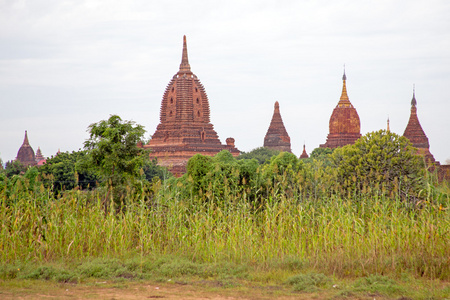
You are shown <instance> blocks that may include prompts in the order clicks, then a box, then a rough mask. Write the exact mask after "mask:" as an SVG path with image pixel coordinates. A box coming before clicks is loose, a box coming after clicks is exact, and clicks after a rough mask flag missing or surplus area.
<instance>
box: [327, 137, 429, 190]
mask: <svg viewBox="0 0 450 300" xmlns="http://www.w3.org/2000/svg"><path fill="white" fill-rule="evenodd" d="M416 152H417V151H416V149H415V148H413V147H412V145H411V143H410V142H409V140H408V139H407V138H405V137H402V136H399V135H397V134H395V133H392V132H389V131H386V130H380V131H377V132H371V133H368V134H366V135H364V136H363V137H361V138H360V139H358V140H357V141H356V142H355V144H353V145H347V146H344V147H342V148H338V149H336V150H334V152H333V154H332V155H331V157H330V158H331V168H330V173H331V172H332V171H334V176H335V179H336V181H337V183H338V184H339V185H340V186H341V187H342V191H343V192H344V193H353V192H354V191H361V192H363V193H364V192H371V191H372V190H376V191H377V192H381V194H387V195H391V196H392V195H394V194H399V195H401V196H402V197H404V198H413V199H414V198H416V197H417V196H418V194H419V192H420V190H421V189H423V188H424V185H423V177H424V172H425V170H424V167H423V160H422V158H421V157H420V156H419V155H417V154H416Z"/></svg>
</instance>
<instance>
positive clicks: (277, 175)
mask: <svg viewBox="0 0 450 300" xmlns="http://www.w3.org/2000/svg"><path fill="white" fill-rule="evenodd" d="M113 121H114V122H116V121H117V122H118V123H115V124H116V125H118V126H119V125H120V124H122V123H121V122H120V120H117V119H115V120H113ZM116 125H114V126H113V128H110V129H108V130H111V131H112V132H115V130H116V128H115V126H116ZM108 126H109V125H108ZM108 126H106V127H105V128H109V127H108ZM119 127H120V126H119ZM132 127H133V126H132ZM91 128H92V129H93V127H91ZM129 129H130V128H129ZM127 130H128V129H127ZM127 130H126V131H127ZM130 130H131V129H130ZM105 131H107V130H106V129H105ZM138 131H139V130H138ZM119 132H120V130H119ZM138 133H139V132H138ZM108 134H109V133H108ZM137 135H138V136H139V134H137ZM99 136H100V135H99ZM106 136H108V135H106ZM106 136H105V137H106ZM115 136H116V135H115V134H113V135H109V136H108V138H104V140H103V139H101V138H95V139H94V140H92V138H91V141H93V142H92V143H89V144H88V145H89V147H88V148H90V149H91V151H94V152H95V151H98V153H96V154H92V153H91V154H89V153H88V154H80V155H85V156H86V157H88V158H89V159H90V160H91V161H96V163H95V164H94V163H92V165H93V166H104V169H105V171H103V172H104V173H103V174H102V175H103V176H104V177H105V178H108V180H110V182H112V181H113V180H116V179H114V178H112V177H113V176H116V175H117V176H124V177H121V178H127V180H122V179H120V180H118V182H119V183H120V186H121V187H122V189H121V196H120V201H121V202H120V203H121V205H122V206H121V208H122V209H119V210H118V209H117V201H116V202H114V201H111V202H109V203H105V202H104V199H105V195H107V196H106V198H108V194H109V193H110V192H109V188H107V189H105V188H104V187H97V188H96V189H85V188H83V187H82V186H80V185H77V187H76V188H74V189H72V190H69V189H68V188H67V186H66V190H64V189H61V191H60V192H59V193H57V194H55V193H54V192H53V190H52V189H51V187H49V185H48V184H47V180H48V179H47V178H45V176H44V175H43V174H44V173H45V172H43V171H42V172H39V171H37V169H36V168H30V169H28V170H27V171H26V173H25V174H24V175H13V176H11V177H7V176H5V175H4V174H3V175H0V222H1V226H0V261H1V264H0V278H2V279H14V278H18V279H44V280H54V281H58V282H80V281H83V280H86V279H88V278H91V277H92V278H114V279H119V278H122V279H124V278H125V279H152V280H155V278H156V279H157V278H161V280H164V281H167V280H168V279H171V278H179V279H180V280H186V278H188V280H189V278H202V279H210V278H215V279H216V280H220V281H221V282H222V283H223V285H234V284H238V282H239V281H240V280H250V281H251V280H256V281H259V282H261V283H264V282H270V283H275V284H280V285H284V286H286V287H288V288H291V289H292V290H293V291H297V292H307V293H314V292H318V291H321V290H324V289H332V290H333V289H334V290H336V291H335V295H337V296H345V295H347V296H348V295H350V294H354V293H356V294H361V293H362V294H364V293H375V294H380V295H388V296H402V295H403V296H408V297H413V296H414V297H416V296H417V294H415V289H411V288H405V284H406V285H408V284H412V283H411V282H413V283H417V280H429V281H432V282H438V283H439V284H438V285H439V286H443V288H440V289H439V290H438V291H436V290H435V289H434V288H428V291H432V293H433V295H437V296H436V297H438V296H439V297H441V296H442V297H444V296H445V297H448V296H449V294H450V288H448V284H447V285H445V284H443V285H442V284H441V283H440V282H448V281H449V280H450V261H449V260H448V257H450V239H448V233H449V232H450V209H449V207H450V189H449V187H448V186H447V185H446V184H436V181H435V180H434V179H433V178H432V174H431V175H426V176H425V175H424V174H425V173H424V170H423V167H422V166H421V164H420V159H419V157H416V156H415V155H414V153H413V151H412V150H411V148H410V146H409V145H408V144H407V141H406V142H405V140H404V139H402V138H400V137H398V136H396V135H394V134H392V133H389V132H385V131H380V132H376V133H371V134H369V135H366V136H364V137H363V138H362V139H360V140H359V141H358V142H357V143H355V145H353V146H347V147H344V148H342V149H336V150H335V151H333V153H325V151H327V150H325V151H322V153H317V154H318V155H317V157H316V158H314V157H313V158H311V159H309V160H299V159H298V158H297V157H296V156H295V155H293V154H290V153H283V152H282V153H279V154H277V155H275V156H272V157H271V158H270V159H268V160H266V161H265V162H264V163H263V164H260V163H259V162H258V160H256V159H254V158H252V159H236V158H234V157H233V156H232V155H231V154H230V153H229V152H227V151H223V152H221V153H219V154H218V155H216V156H215V157H205V156H201V155H195V156H194V157H193V158H192V159H191V160H189V162H188V165H187V173H186V174H185V175H183V176H182V177H180V178H174V177H168V176H166V175H164V172H162V173H161V174H162V180H161V179H158V177H151V182H150V181H148V180H146V179H145V178H146V172H145V171H144V169H145V168H146V164H147V166H148V164H149V163H153V164H154V163H155V162H149V161H148V160H147V161H145V160H141V159H142V158H143V157H141V156H142V153H141V152H138V153H136V156H137V157H138V158H136V157H134V156H133V159H135V158H136V160H135V161H129V158H128V157H127V156H126V155H125V156H122V158H121V159H119V160H118V161H117V157H118V156H117V155H114V154H113V153H114V151H118V152H120V153H121V152H122V151H123V152H126V151H125V150H123V149H122V148H121V146H119V145H118V144H117V143H120V144H123V143H121V142H117V141H116V140H114V137H115ZM119 136H122V134H119ZM109 137H111V139H110V138H109ZM118 140H120V139H118ZM133 140H135V139H134V138H133ZM94 141H95V142H94ZM100 144H102V145H100ZM103 147H105V149H110V150H111V152H108V151H110V150H104V151H99V150H98V149H103ZM108 147H111V148H108ZM115 147H117V148H115ZM121 149H122V150H121ZM133 149H134V148H133ZM136 151H137V150H136ZM139 151H140V150H139ZM317 152H320V151H317ZM330 152H331V151H330ZM77 155H78V154H77ZM89 155H92V156H90V157H89ZM68 156H70V155H68ZM64 157H66V156H64ZM61 160H62V161H64V160H66V159H65V158H63V157H62V158H61ZM122 160H123V161H127V164H123V165H121V163H123V161H122ZM141 161H143V162H144V163H141ZM55 164H57V162H56V161H55ZM52 168H53V167H52ZM76 168H77V164H75V169H73V170H72V169H70V170H69V171H67V172H66V173H64V172H63V174H68V175H69V177H70V178H72V176H74V174H75V172H78V171H76V170H77V169H76ZM57 169H60V168H57ZM61 169H64V168H61ZM64 170H65V169H64ZM119 170H120V174H116V172H119ZM128 170H129V171H128ZM154 171H155V170H154V169H153V167H149V170H148V172H149V174H155V172H154ZM1 172H4V171H1ZM149 176H152V175H149ZM130 178H132V180H131V179H130ZM147 178H148V177H147ZM112 187H115V186H114V185H112ZM105 206H106V209H105ZM275 274H276V275H275ZM349 278H350V279H352V280H353V281H352V282H350V283H345V282H347V280H348V279H349ZM336 286H342V288H341V287H340V288H337V287H336ZM429 295H430V292H429V293H428V295H427V294H426V293H424V294H423V295H422V296H423V297H427V296H429ZM422 296H420V297H422Z"/></svg>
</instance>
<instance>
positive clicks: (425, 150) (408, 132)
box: [403, 91, 436, 164]
mask: <svg viewBox="0 0 450 300" xmlns="http://www.w3.org/2000/svg"><path fill="white" fill-rule="evenodd" d="M416 106H417V100H416V93H415V91H413V98H412V100H411V114H410V116H409V121H408V125H406V129H405V132H404V133H403V136H404V137H406V138H408V139H409V140H410V141H411V143H412V144H413V146H414V147H416V148H417V149H418V150H419V153H420V154H421V155H423V156H424V157H425V160H426V162H427V163H428V164H430V163H435V162H436V161H435V159H434V156H433V154H431V152H430V143H429V142H428V137H427V135H426V134H425V132H424V131H423V129H422V126H421V125H420V122H419V118H418V117H417V107H416Z"/></svg>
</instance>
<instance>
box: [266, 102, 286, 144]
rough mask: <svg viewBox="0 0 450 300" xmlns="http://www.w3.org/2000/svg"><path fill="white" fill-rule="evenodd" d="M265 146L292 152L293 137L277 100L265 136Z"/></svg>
mask: <svg viewBox="0 0 450 300" xmlns="http://www.w3.org/2000/svg"><path fill="white" fill-rule="evenodd" d="M264 147H266V148H270V149H274V150H279V151H285V152H291V138H290V137H289V135H288V133H287V131H286V128H285V127H284V124H283V120H282V119H281V114H280V105H279V103H278V101H276V102H275V107H274V111H273V116H272V121H271V122H270V126H269V129H268V130H267V133H266V136H265V137H264Z"/></svg>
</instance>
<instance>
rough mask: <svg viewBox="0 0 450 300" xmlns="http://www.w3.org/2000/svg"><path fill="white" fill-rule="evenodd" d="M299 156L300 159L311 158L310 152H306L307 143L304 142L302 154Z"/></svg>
mask: <svg viewBox="0 0 450 300" xmlns="http://www.w3.org/2000/svg"><path fill="white" fill-rule="evenodd" d="M299 158H300V159H302V158H309V155H308V153H306V146H305V144H303V152H302V154H300V157H299Z"/></svg>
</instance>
